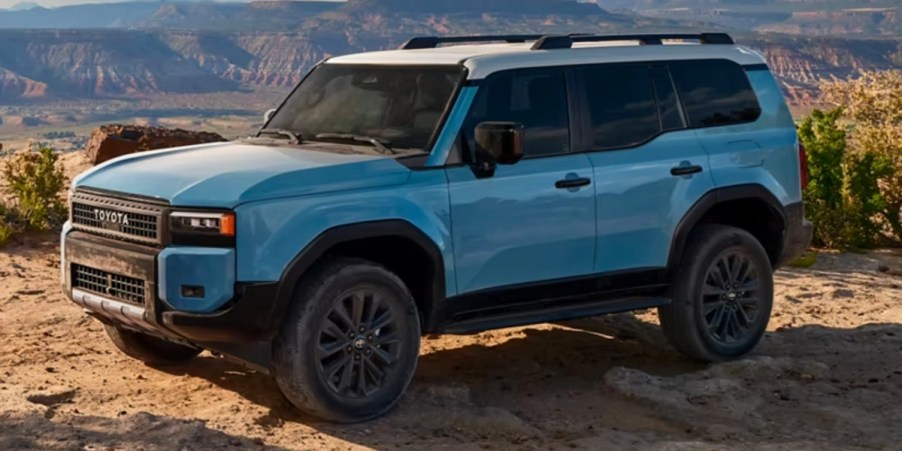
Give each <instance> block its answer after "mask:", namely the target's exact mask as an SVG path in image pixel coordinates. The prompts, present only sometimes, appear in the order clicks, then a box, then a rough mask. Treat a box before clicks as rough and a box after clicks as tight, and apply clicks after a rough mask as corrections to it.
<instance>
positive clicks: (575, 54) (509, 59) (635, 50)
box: [328, 41, 765, 80]
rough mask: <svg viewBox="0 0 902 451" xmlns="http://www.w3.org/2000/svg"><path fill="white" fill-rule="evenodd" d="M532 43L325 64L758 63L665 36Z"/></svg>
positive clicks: (474, 74)
mask: <svg viewBox="0 0 902 451" xmlns="http://www.w3.org/2000/svg"><path fill="white" fill-rule="evenodd" d="M532 45H533V43H532V42H527V43H518V44H482V45H450V46H446V47H438V48H431V49H416V50H386V51H380V52H369V53H357V54H353V55H345V56H339V57H335V58H331V59H329V61H328V63H329V64H381V65H455V64H460V63H463V64H464V65H465V66H466V67H467V69H469V76H468V78H469V79H471V80H479V79H482V78H485V77H487V76H488V75H490V74H493V73H495V72H498V71H502V70H507V69H519V68H524V67H545V66H567V65H576V64H592V63H624V62H631V61H668V60H686V59H726V60H732V61H735V62H736V63H738V64H741V65H749V64H763V63H764V62H765V60H764V57H762V56H761V55H760V54H759V53H758V52H755V51H754V50H750V49H748V48H745V47H742V46H738V45H725V44H696V43H688V42H667V41H665V44H663V45H639V44H638V43H636V42H635V41H608V42H591V43H577V44H574V45H573V48H571V49H555V50H531V48H532Z"/></svg>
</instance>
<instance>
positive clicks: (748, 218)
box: [62, 34, 811, 422]
mask: <svg viewBox="0 0 902 451" xmlns="http://www.w3.org/2000/svg"><path fill="white" fill-rule="evenodd" d="M804 162H805V157H804V150H803V149H802V148H801V146H800V145H799V143H798V139H797V136H796V130H795V127H794V124H793V120H792V117H791V116H790V112H789V110H788V108H787V106H786V103H785V101H784V99H783V96H782V95H781V93H780V88H779V86H778V84H777V82H776V81H775V80H774V77H773V76H772V74H771V73H770V71H769V70H768V68H767V66H766V64H765V62H764V60H763V59H762V57H761V56H760V55H759V54H758V53H756V52H754V51H752V50H749V49H747V48H744V47H741V46H737V45H736V44H735V43H734V42H733V40H732V39H731V38H730V37H729V36H727V35H724V34H688V35H683V34H678V35H630V36H596V35H582V34H580V35H566V36H467V37H450V38H436V37H425V38H415V39H412V40H411V41H409V42H407V43H406V44H405V45H404V46H403V47H402V48H401V49H398V50H392V51H383V52H371V53H363V54H358V55H349V56H342V57H336V58H331V59H329V60H326V61H324V62H322V63H321V64H319V65H318V66H317V67H316V68H315V69H313V70H312V71H311V72H310V73H309V74H308V75H307V76H306V77H305V78H304V80H303V81H302V82H301V83H300V84H299V85H298V87H297V88H296V89H295V90H294V92H292V93H291V95H290V96H288V98H287V99H286V100H285V101H284V103H282V105H281V106H280V107H279V108H278V109H277V110H274V111H271V112H270V113H268V114H267V121H266V123H265V125H264V126H263V128H262V129H261V130H260V131H259V133H258V134H257V135H256V136H254V137H250V138H246V139H239V140H236V141H233V142H230V143H216V144H204V145H198V146H191V147H182V148H176V149H168V150H161V151H155V152H148V153H141V154H135V155H129V156H125V157H122V158H118V159H115V160H113V161H110V162H107V163H105V164H103V165H101V166H98V167H96V168H94V169H93V170H91V171H89V172H87V173H85V174H83V175H81V176H80V177H79V178H78V179H77V180H76V181H75V183H74V187H73V190H72V192H71V193H70V199H71V200H70V202H71V215H70V221H69V222H68V223H67V225H66V227H65V229H64V231H63V233H62V253H63V255H62V280H63V285H64V290H65V293H66V294H67V295H68V296H69V297H70V298H71V299H72V300H73V301H74V302H75V303H77V304H79V305H80V306H82V307H83V308H84V309H85V310H86V312H87V313H88V314H90V315H92V316H94V317H95V318H97V319H98V320H100V321H101V322H103V324H104V325H105V328H106V331H107V333H108V335H109V337H110V338H111V339H112V341H113V343H114V344H115V345H116V346H117V347H118V348H119V349H121V350H122V352H124V353H125V354H128V355H129V356H132V357H134V358H137V359H140V360H143V361H145V362H148V363H151V364H167V363H177V362H183V361H186V360H188V359H191V358H192V357H194V356H196V355H197V354H198V353H200V352H201V351H202V350H204V349H206V350H210V351H211V352H214V353H216V354H221V355H225V356H227V357H231V358H234V359H237V360H239V361H241V362H243V363H244V364H247V365H250V366H252V367H253V368H257V369H259V370H261V371H266V372H269V373H270V374H272V375H273V377H274V378H275V380H276V381H277V382H278V385H279V387H280V388H281V390H282V391H283V392H284V394H285V395H286V397H287V398H288V399H289V400H290V401H291V402H292V403H293V404H294V405H296V406H297V407H298V408H300V409H302V410H304V411H307V412H309V413H312V414H315V415H317V416H319V417H322V418H325V419H328V420H332V421H339V422H353V421H362V420H366V419H369V418H373V417H375V416H378V415H380V414H382V413H384V412H386V411H387V410H388V409H390V408H391V407H392V406H393V405H394V404H395V403H396V402H397V401H398V399H399V398H400V397H401V395H402V394H403V392H404V390H405V389H406V387H407V385H408V384H409V383H410V381H411V378H412V376H413V373H414V371H415V368H416V364H417V359H418V354H419V348H420V337H421V335H422V334H426V333H429V334H437V333H472V332H476V331H482V330H487V329H495V328H502V327H509V326H518V325H524V324H533V323H541V322H549V321H558V320H564V319H569V318H577V317H586V316H592V315H599V314H605V313H612V312H624V311H631V310H638V309H649V308H657V309H658V312H659V313H660V320H661V324H662V327H663V330H664V332H665V334H666V335H667V337H668V338H669V339H670V341H671V342H672V343H673V346H674V347H675V348H676V349H678V350H679V351H681V352H683V353H685V354H686V355H688V356H690V357H692V358H695V359H698V360H702V361H719V360H725V359H733V358H738V357H741V356H743V355H745V354H746V353H748V352H749V351H750V350H751V349H752V348H753V347H754V346H755V345H756V344H757V343H758V341H759V340H760V339H761V337H762V335H763V334H764V332H765V329H766V327H767V323H768V319H769V316H770V312H771V307H772V304H773V290H774V285H773V272H774V270H775V269H776V268H778V267H779V266H780V265H781V264H783V263H785V262H786V261H787V260H788V259H790V258H792V257H794V256H795V255H797V254H798V253H799V252H800V251H801V250H802V249H804V248H805V247H806V246H807V245H808V244H809V242H810V239H811V223H810V222H808V221H806V220H805V218H804V208H803V204H802V190H803V189H804V185H805V183H806V178H807V177H806V167H805V164H804Z"/></svg>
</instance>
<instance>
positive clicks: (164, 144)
mask: <svg viewBox="0 0 902 451" xmlns="http://www.w3.org/2000/svg"><path fill="white" fill-rule="evenodd" d="M222 141H226V139H225V138H223V137H222V136H220V135H219V134H217V133H208V132H195V131H189V130H182V129H171V128H162V127H145V126H141V125H120V124H110V125H104V126H101V127H100V128H98V129H97V130H94V133H92V134H91V139H89V140H88V146H87V149H86V154H87V156H88V159H89V160H90V161H91V163H92V164H95V165H97V164H100V163H103V162H105V161H109V160H112V159H113V158H116V157H120V156H122V155H128V154H131V153H135V152H144V151H147V150H157V149H168V148H170V147H180V146H190V145H193V144H203V143H211V142H222Z"/></svg>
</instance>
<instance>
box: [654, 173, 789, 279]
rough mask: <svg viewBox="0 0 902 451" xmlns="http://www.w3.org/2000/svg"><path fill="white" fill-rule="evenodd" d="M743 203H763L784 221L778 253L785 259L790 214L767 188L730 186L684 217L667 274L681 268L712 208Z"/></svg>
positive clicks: (712, 193)
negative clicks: (691, 237)
mask: <svg viewBox="0 0 902 451" xmlns="http://www.w3.org/2000/svg"><path fill="white" fill-rule="evenodd" d="M742 199H755V200H760V201H763V202H764V203H765V204H766V205H767V206H768V207H770V208H771V209H772V210H773V211H774V212H775V213H776V214H777V215H778V216H779V217H780V218H781V220H782V221H783V224H782V226H783V238H784V239H783V240H780V243H779V246H781V249H780V250H779V252H778V253H777V255H782V253H783V251H782V247H783V246H784V241H785V237H786V230H787V224H788V222H787V219H788V218H787V213H786V207H784V206H783V204H781V203H780V201H779V200H778V199H777V198H776V196H774V195H773V193H771V192H770V190H768V189H767V188H765V187H764V186H762V185H757V184H748V185H736V186H729V187H724V188H717V189H714V190H712V191H709V192H708V193H707V194H705V195H704V196H702V197H701V199H699V200H698V201H697V202H696V203H695V204H694V205H693V206H692V207H691V208H689V211H688V212H687V213H686V214H685V215H684V216H683V219H681V220H680V222H679V224H677V227H676V230H675V231H674V234H673V241H671V243H670V256H669V257H668V259H667V271H668V274H671V275H672V274H673V273H674V270H675V269H676V266H677V265H679V263H680V260H681V259H682V257H683V249H684V247H685V246H686V242H687V241H688V239H689V234H690V233H691V232H692V230H693V229H694V228H695V226H696V225H698V223H699V221H700V220H701V219H702V218H703V217H704V216H705V214H707V213H708V212H709V211H711V209H712V208H713V207H715V206H716V205H717V204H720V203H724V202H730V201H735V200H742Z"/></svg>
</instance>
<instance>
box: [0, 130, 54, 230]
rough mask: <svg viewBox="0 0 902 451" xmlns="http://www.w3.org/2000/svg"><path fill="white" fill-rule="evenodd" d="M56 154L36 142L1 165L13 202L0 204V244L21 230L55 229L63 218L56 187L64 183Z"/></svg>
mask: <svg viewBox="0 0 902 451" xmlns="http://www.w3.org/2000/svg"><path fill="white" fill-rule="evenodd" d="M57 160H58V156H57V155H56V154H55V153H54V152H53V149H52V148H50V147H47V146H40V147H38V148H36V149H34V150H32V151H29V152H19V153H16V154H13V155H12V156H11V157H10V158H9V159H8V160H7V161H6V164H5V165H4V167H3V177H4V178H5V179H6V183H7V189H8V190H9V194H11V195H12V199H13V202H12V203H11V204H9V205H2V204H0V244H3V243H5V242H6V241H7V240H9V238H10V237H11V236H12V235H13V234H14V233H15V232H20V231H25V230H30V231H40V232H44V231H48V230H53V229H58V228H59V227H60V226H61V225H62V224H63V222H65V220H66V206H65V204H64V203H63V200H62V199H61V198H60V196H59V194H60V191H62V190H63V188H64V187H65V184H66V179H65V176H64V175H63V171H62V168H60V167H59V165H58V162H57Z"/></svg>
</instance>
